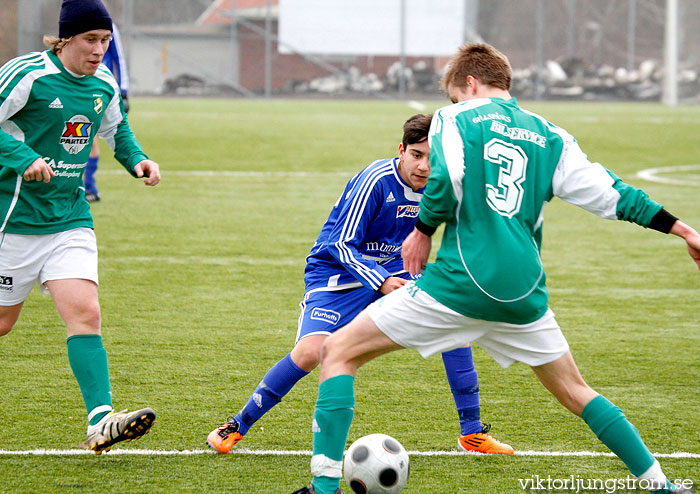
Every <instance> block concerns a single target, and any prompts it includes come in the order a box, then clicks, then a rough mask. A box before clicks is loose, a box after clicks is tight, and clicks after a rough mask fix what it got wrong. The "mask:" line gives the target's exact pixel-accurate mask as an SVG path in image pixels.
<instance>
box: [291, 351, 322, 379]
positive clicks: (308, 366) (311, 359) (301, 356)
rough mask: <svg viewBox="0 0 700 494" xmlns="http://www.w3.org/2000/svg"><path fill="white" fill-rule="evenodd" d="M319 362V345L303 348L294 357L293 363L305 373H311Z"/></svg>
mask: <svg viewBox="0 0 700 494" xmlns="http://www.w3.org/2000/svg"><path fill="white" fill-rule="evenodd" d="M319 362H321V346H320V345H319V346H314V347H312V348H307V347H304V348H302V349H301V350H300V351H298V352H296V353H295V355H294V363H295V364H296V365H297V367H299V368H301V369H303V370H305V371H306V372H311V371H312V370H314V369H315V368H316V367H317V366H318V364H319Z"/></svg>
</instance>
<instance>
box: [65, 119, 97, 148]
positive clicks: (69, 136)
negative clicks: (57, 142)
mask: <svg viewBox="0 0 700 494" xmlns="http://www.w3.org/2000/svg"><path fill="white" fill-rule="evenodd" d="M91 127H92V122H91V121H90V119H89V118H88V117H86V116H85V115H75V116H74V117H72V118H71V119H70V120H68V121H67V122H66V124H65V126H64V127H63V133H62V134H61V145H62V146H63V149H65V150H66V151H68V152H69V153H70V154H78V153H79V152H80V151H82V150H83V149H84V148H85V146H87V145H88V143H89V142H90V128H91Z"/></svg>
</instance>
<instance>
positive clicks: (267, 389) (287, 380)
mask: <svg viewBox="0 0 700 494" xmlns="http://www.w3.org/2000/svg"><path fill="white" fill-rule="evenodd" d="M307 374H308V372H306V371H305V370H302V369H300V368H299V366H297V364H295V363H294V361H293V360H292V357H291V356H290V355H289V354H287V355H286V356H285V357H284V358H283V359H282V360H280V361H279V362H277V363H276V364H275V365H273V366H272V368H271V369H270V370H269V371H267V374H265V377H263V380H262V381H260V384H258V387H257V388H255V391H254V392H253V394H252V395H251V397H250V398H248V403H246V404H245V406H244V407H243V409H242V410H241V411H240V412H238V415H236V416H235V417H234V420H235V421H236V422H238V423H239V424H240V426H239V428H238V432H240V433H241V434H242V435H244V436H245V434H246V433H247V432H248V429H250V427H251V426H252V425H253V424H254V423H255V422H256V421H257V420H258V419H259V418H260V417H262V416H263V415H265V414H266V413H267V411H268V410H270V409H271V408H272V407H274V406H275V405H277V404H278V403H279V402H280V401H282V397H283V396H284V395H286V394H287V393H289V391H290V390H291V389H292V388H293V387H294V385H295V384H296V383H297V382H298V381H299V380H300V379H301V378H302V377H304V376H306V375H307Z"/></svg>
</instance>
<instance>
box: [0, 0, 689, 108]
mask: <svg viewBox="0 0 700 494" xmlns="http://www.w3.org/2000/svg"><path fill="white" fill-rule="evenodd" d="M280 1H281V2H282V3H283V5H282V7H284V2H285V1H289V0H143V1H136V0H105V4H106V5H107V6H108V8H109V9H110V11H111V13H112V15H113V18H114V20H115V22H117V23H118V24H119V26H120V29H121V32H122V37H123V40H124V44H125V49H126V52H127V57H128V63H129V68H130V74H131V87H132V91H133V92H135V93H140V94H175V95H236V96H245V97H259V96H284V97H292V96H301V97H319V96H326V97H376V98H411V99H419V98H430V97H438V96H440V89H439V79H440V77H441V75H442V72H443V70H444V66H445V63H446V62H447V59H448V57H446V56H409V55H407V54H406V53H404V54H402V53H401V52H400V49H399V47H397V51H396V53H395V54H390V55H387V54H384V55H366V54H354V55H348V54H332V53H331V54H329V53H324V54H320V53H314V52H313V50H309V51H306V52H302V51H299V50H295V47H294V46H289V45H285V43H284V40H281V39H280V37H279V33H280V24H283V23H284V22H285V19H284V17H282V18H280V12H282V13H283V12H284V9H283V8H280V7H281V6H280V5H279V2H280ZM378 1H379V2H388V3H390V4H391V5H394V6H396V9H397V11H396V16H397V17H399V16H400V12H399V10H398V9H399V6H400V5H403V6H404V8H409V9H410V8H411V5H412V4H411V1H418V0H409V1H408V2H407V3H403V2H406V0H378ZM420 1H423V0H420ZM425 1H427V0H425ZM460 2H464V4H461V3H460ZM671 2H677V3H678V9H679V14H678V27H677V31H676V32H675V39H677V40H678V58H677V59H678V70H677V71H676V72H675V73H676V76H677V86H676V87H677V94H678V97H679V99H680V100H681V101H682V102H700V78H699V77H698V73H699V72H700V39H699V38H700V29H699V28H700V2H698V1H697V0H518V1H517V2H516V1H513V0H488V1H483V0H482V1H479V0H454V4H455V6H459V7H460V9H461V10H460V9H457V8H455V15H456V16H457V17H459V16H460V15H463V14H459V12H466V13H467V14H468V15H471V16H472V18H473V22H472V23H471V24H469V25H466V24H465V26H464V37H463V39H462V41H473V40H483V41H485V42H488V43H491V44H493V45H494V46H496V47H497V48H499V49H500V50H501V51H503V52H504V53H506V54H507V55H508V56H509V58H510V60H511V64H512V65H513V68H514V81H513V91H512V92H513V94H514V95H515V96H518V97H519V98H525V99H557V100H606V99H612V100H638V101H659V100H661V98H662V91H663V81H664V76H665V72H664V60H665V58H664V57H665V54H664V47H665V43H666V41H665V26H666V14H667V5H668V4H669V3H671ZM60 3H61V2H60V0H0V8H2V9H3V12H4V13H5V15H4V16H3V17H2V19H1V20H0V62H4V61H6V60H7V59H9V58H11V57H13V56H16V55H17V54H22V53H26V52H28V51H31V50H38V49H42V46H41V37H42V35H43V34H49V33H53V34H55V33H56V31H57V19H58V11H59V7H60ZM310 3H314V2H313V1H312V2H310ZM315 3H316V4H317V5H321V7H319V8H323V7H322V5H323V2H320V3H319V2H315ZM345 3H346V4H347V3H348V2H345ZM414 5H415V4H414ZM409 14H410V12H409ZM405 32H406V36H408V37H410V36H411V35H412V29H411V26H406V31H405ZM456 48H457V47H456V46H455V49H456ZM319 51H323V50H319Z"/></svg>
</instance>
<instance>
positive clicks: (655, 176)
mask: <svg viewBox="0 0 700 494" xmlns="http://www.w3.org/2000/svg"><path fill="white" fill-rule="evenodd" d="M692 171H697V172H700V164H698V163H695V164H691V165H675V166H661V167H658V168H647V169H646V170H640V171H638V172H637V177H638V178H641V179H642V180H646V181H648V182H656V183H659V184H669V185H685V186H691V187H698V186H700V176H699V177H698V180H688V179H687V178H684V179H677V178H669V177H664V176H660V174H665V173H673V172H692Z"/></svg>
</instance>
